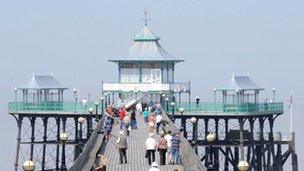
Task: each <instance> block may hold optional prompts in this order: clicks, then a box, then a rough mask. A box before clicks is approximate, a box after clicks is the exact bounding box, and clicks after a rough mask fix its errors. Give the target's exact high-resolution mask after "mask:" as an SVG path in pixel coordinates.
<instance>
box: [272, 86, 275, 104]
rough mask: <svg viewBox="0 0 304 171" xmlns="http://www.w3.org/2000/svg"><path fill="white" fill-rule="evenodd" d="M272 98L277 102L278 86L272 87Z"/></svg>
mask: <svg viewBox="0 0 304 171" xmlns="http://www.w3.org/2000/svg"><path fill="white" fill-rule="evenodd" d="M272 98H273V103H275V101H276V100H275V98H276V88H272Z"/></svg>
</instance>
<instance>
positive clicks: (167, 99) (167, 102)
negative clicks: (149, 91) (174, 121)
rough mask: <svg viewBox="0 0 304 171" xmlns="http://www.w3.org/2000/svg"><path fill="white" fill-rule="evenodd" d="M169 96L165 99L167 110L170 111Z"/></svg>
mask: <svg viewBox="0 0 304 171" xmlns="http://www.w3.org/2000/svg"><path fill="white" fill-rule="evenodd" d="M169 100H170V99H169V97H166V99H165V101H166V109H167V112H169Z"/></svg>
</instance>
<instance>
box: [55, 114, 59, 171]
mask: <svg viewBox="0 0 304 171" xmlns="http://www.w3.org/2000/svg"><path fill="white" fill-rule="evenodd" d="M56 126H57V142H60V118H59V117H57V118H56ZM56 170H59V144H57V146H56Z"/></svg>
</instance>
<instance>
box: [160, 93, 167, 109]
mask: <svg viewBox="0 0 304 171" xmlns="http://www.w3.org/2000/svg"><path fill="white" fill-rule="evenodd" d="M165 97H166V94H165V93H162V94H161V98H160V100H161V101H160V104H161V105H162V107H165V103H164V100H166V99H165Z"/></svg>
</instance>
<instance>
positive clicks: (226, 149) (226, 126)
mask: <svg viewBox="0 0 304 171" xmlns="http://www.w3.org/2000/svg"><path fill="white" fill-rule="evenodd" d="M228 123H229V120H228V119H225V140H226V142H228V131H229V130H228V129H229V128H228ZM225 153H226V155H225V168H224V170H225V171H229V147H227V146H226V147H225Z"/></svg>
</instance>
